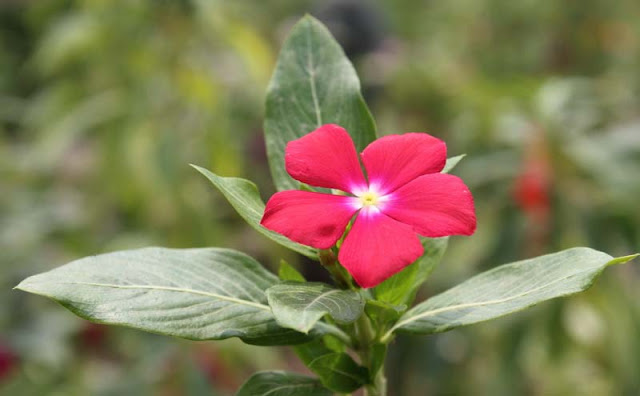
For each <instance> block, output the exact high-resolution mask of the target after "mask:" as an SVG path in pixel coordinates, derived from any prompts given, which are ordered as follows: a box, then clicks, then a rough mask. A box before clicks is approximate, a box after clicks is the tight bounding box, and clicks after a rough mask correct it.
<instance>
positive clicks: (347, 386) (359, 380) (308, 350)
mask: <svg viewBox="0 0 640 396" xmlns="http://www.w3.org/2000/svg"><path fill="white" fill-rule="evenodd" d="M333 344H334V343H333V342H332V341H331V336H325V337H322V338H316V339H314V340H312V341H310V342H307V343H305V344H299V345H296V346H294V350H295V351H296V354H297V355H298V357H299V358H300V360H302V361H303V362H304V364H305V365H307V367H309V369H310V370H311V371H313V372H314V373H315V374H316V375H318V376H319V377H320V381H322V383H323V384H324V385H325V386H326V387H327V388H329V389H331V390H333V391H336V392H342V393H348V392H351V391H353V390H355V389H358V388H359V387H361V386H362V385H363V384H365V383H367V382H368V381H369V372H368V370H367V369H366V368H364V367H362V366H360V365H358V364H357V363H356V362H355V361H354V360H353V359H352V358H351V356H349V355H347V354H346V353H342V352H339V351H336V350H335V349H334V348H333V347H332V345H333ZM342 348H344V346H342Z"/></svg>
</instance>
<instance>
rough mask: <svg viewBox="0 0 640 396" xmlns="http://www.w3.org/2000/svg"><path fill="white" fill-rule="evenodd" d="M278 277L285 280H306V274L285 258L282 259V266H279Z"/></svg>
mask: <svg viewBox="0 0 640 396" xmlns="http://www.w3.org/2000/svg"><path fill="white" fill-rule="evenodd" d="M278 278H280V280H283V281H294V282H306V279H304V276H302V274H301V273H300V272H299V271H298V270H297V269H295V268H294V267H293V266H292V265H291V264H289V263H287V262H286V261H284V260H280V268H278Z"/></svg>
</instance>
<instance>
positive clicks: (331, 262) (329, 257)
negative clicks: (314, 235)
mask: <svg viewBox="0 0 640 396" xmlns="http://www.w3.org/2000/svg"><path fill="white" fill-rule="evenodd" d="M318 258H319V259H320V264H322V266H323V267H324V268H326V269H327V271H329V274H331V277H332V278H333V281H334V282H336V285H337V286H338V287H339V288H341V289H345V290H348V289H353V288H354V286H353V282H352V281H351V279H350V277H349V275H347V274H346V272H345V270H344V269H343V268H342V266H341V265H340V264H339V263H338V260H337V258H336V255H335V254H334V253H333V251H332V250H331V249H325V250H319V251H318Z"/></svg>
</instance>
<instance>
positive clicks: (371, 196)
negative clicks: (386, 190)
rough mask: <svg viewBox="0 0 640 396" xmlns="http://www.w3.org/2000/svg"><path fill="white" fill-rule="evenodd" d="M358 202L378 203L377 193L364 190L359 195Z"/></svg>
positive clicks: (365, 203) (369, 204) (366, 204)
mask: <svg viewBox="0 0 640 396" xmlns="http://www.w3.org/2000/svg"><path fill="white" fill-rule="evenodd" d="M360 203H361V204H362V206H372V205H376V204H377V203H378V194H376V193H372V192H366V193H364V194H362V195H361V196H360Z"/></svg>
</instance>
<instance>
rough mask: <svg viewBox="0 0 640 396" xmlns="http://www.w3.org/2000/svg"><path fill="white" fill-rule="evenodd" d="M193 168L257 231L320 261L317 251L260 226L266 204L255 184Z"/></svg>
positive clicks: (197, 167) (195, 166) (196, 167)
mask: <svg viewBox="0 0 640 396" xmlns="http://www.w3.org/2000/svg"><path fill="white" fill-rule="evenodd" d="M191 166H192V167H194V168H195V169H196V170H197V171H198V172H200V173H202V174H203V175H204V176H205V177H206V178H207V179H209V180H210V181H211V183H213V185H214V186H216V188H217V189H218V190H220V192H221V193H222V195H224V197H225V198H226V199H227V201H229V203H230V204H231V206H233V208H234V209H235V210H236V211H237V212H238V214H239V215H240V217H242V218H243V219H244V221H246V222H247V223H249V225H250V226H251V227H253V228H254V229H255V230H256V231H258V232H259V233H261V234H262V235H264V236H266V237H267V238H269V239H271V240H272V241H274V242H277V243H279V244H280V245H282V246H284V247H286V248H288V249H291V250H293V251H296V252H298V253H300V254H303V255H305V256H307V257H309V258H312V259H315V260H317V259H318V255H317V251H316V249H313V248H311V247H309V246H305V245H301V244H299V243H296V242H293V241H292V240H290V239H289V238H287V237H285V236H284V235H280V234H278V233H277V232H273V231H271V230H268V229H266V228H264V227H263V226H261V225H260V220H261V219H262V214H263V213H264V202H262V198H260V193H259V192H258V188H257V187H256V185H255V184H253V183H252V182H250V181H249V180H245V179H240V178H237V177H221V176H218V175H216V174H215V173H213V172H211V171H209V170H207V169H205V168H201V167H199V166H197V165H191Z"/></svg>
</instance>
